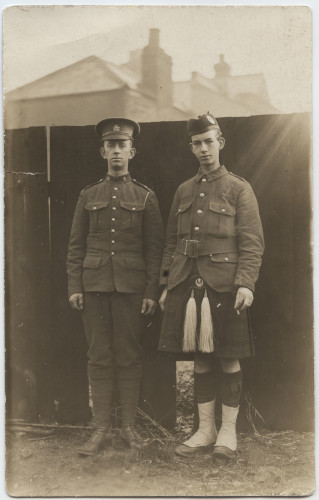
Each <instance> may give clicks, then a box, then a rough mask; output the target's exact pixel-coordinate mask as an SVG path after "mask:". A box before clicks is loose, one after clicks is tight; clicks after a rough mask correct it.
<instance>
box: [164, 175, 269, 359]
mask: <svg viewBox="0 0 319 500" xmlns="http://www.w3.org/2000/svg"><path fill="white" fill-rule="evenodd" d="M263 249H264V241H263V231H262V226H261V221H260V217H259V210H258V205H257V201H256V198H255V195H254V193H253V190H252V188H251V186H250V185H249V183H248V182H246V181H245V180H244V179H242V178H240V177H238V176H236V175H234V174H231V173H230V172H228V171H227V170H226V168H225V167H224V166H221V167H219V168H218V169H216V170H214V171H212V172H209V173H207V174H206V173H205V172H204V171H203V170H202V169H201V168H200V169H199V172H198V174H197V175H196V176H195V177H193V178H191V179H189V180H188V181H186V182H184V183H183V184H181V186H179V188H178V189H177V192H176V194H175V197H174V200H173V204H172V208H171V212H170V216H169V220H168V225H167V233H166V246H165V250H164V257H163V262H162V267H161V279H160V282H161V284H162V285H167V286H168V295H167V299H166V302H165V312H164V320H163V324H162V330H161V338H160V344H159V348H160V349H161V350H164V351H179V350H181V338H182V330H183V321H184V313H185V305H186V302H187V300H188V298H189V295H190V290H191V287H192V283H191V281H190V280H191V278H192V276H196V275H199V276H200V277H201V278H202V279H203V280H204V282H205V284H206V285H207V288H208V296H209V300H210V303H211V309H212V313H213V314H212V316H213V322H214V327H215V335H216V336H217V337H219V339H218V338H217V354H219V355H221V356H223V357H234V358H237V357H244V356H247V355H250V353H251V352H252V346H251V332H250V329H249V324H248V319H247V313H245V314H243V313H242V314H241V315H240V316H238V315H236V314H235V311H234V309H233V308H234V303H235V296H236V291H237V289H238V287H247V288H249V289H250V290H252V291H254V290H255V282H256V280H257V278H258V274H259V268H260V265H261V256H262V254H263ZM225 337H227V339H226V340H227V341H226V343H225ZM218 344H219V349H218ZM226 344H227V345H226Z"/></svg>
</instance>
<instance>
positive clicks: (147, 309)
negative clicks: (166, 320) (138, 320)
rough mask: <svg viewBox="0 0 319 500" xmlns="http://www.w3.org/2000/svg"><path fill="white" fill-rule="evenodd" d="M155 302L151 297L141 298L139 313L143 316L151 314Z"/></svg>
mask: <svg viewBox="0 0 319 500" xmlns="http://www.w3.org/2000/svg"><path fill="white" fill-rule="evenodd" d="M155 307H156V302H155V300H153V299H143V302H142V309H141V313H142V314H144V316H151V315H152V314H154V311H155Z"/></svg>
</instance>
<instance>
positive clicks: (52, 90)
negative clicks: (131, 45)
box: [7, 56, 138, 100]
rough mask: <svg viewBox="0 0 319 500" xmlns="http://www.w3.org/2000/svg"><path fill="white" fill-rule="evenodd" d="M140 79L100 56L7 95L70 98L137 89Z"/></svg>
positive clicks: (15, 97) (59, 71)
mask: <svg viewBox="0 0 319 500" xmlns="http://www.w3.org/2000/svg"><path fill="white" fill-rule="evenodd" d="M137 84H138V78H137V77H136V75H135V74H134V73H133V72H132V71H130V70H129V69H128V68H124V67H119V66H116V65H115V64H112V63H110V62H107V61H104V60H103V59H101V58H99V57H96V56H89V57H86V58H85V59H82V60H81V61H78V62H76V63H74V64H71V65H69V66H66V67H64V68H62V69H59V70H58V71H55V72H53V73H50V74H48V75H46V76H44V77H43V78H39V79H38V80H35V81H34V82H31V83H28V84H27V85H24V86H22V87H19V88H17V89H15V90H12V91H11V92H8V93H7V98H8V99H12V100H13V99H36V98H40V97H50V96H59V95H69V94H85V93H91V92H99V91H105V90H114V89H119V88H122V87H124V86H127V87H129V88H131V89H133V90H135V89H137Z"/></svg>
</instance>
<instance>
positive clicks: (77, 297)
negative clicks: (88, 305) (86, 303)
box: [69, 293, 83, 311]
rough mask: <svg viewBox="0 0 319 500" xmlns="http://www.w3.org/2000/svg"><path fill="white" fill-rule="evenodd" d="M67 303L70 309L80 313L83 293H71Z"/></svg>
mask: <svg viewBox="0 0 319 500" xmlns="http://www.w3.org/2000/svg"><path fill="white" fill-rule="evenodd" d="M69 303H70V306H71V307H72V309H77V310H78V311H82V309H83V293H72V295H70V297H69Z"/></svg>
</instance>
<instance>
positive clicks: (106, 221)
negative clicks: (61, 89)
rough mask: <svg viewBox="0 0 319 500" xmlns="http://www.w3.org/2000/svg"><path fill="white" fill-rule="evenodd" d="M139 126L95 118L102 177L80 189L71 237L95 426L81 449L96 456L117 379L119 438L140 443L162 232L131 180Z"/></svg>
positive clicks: (143, 191) (144, 190) (155, 211)
mask: <svg viewBox="0 0 319 500" xmlns="http://www.w3.org/2000/svg"><path fill="white" fill-rule="evenodd" d="M139 131H140V127H139V124H138V123H136V122H134V121H133V120H128V119H123V118H108V119H106V120H103V121H101V122H99V123H98V124H97V126H96V132H97V134H98V135H99V136H100V138H101V148H100V153H101V155H102V158H104V159H105V160H106V161H107V167H108V170H107V175H106V177H105V178H104V179H101V180H100V181H99V182H97V183H95V184H93V185H91V186H88V187H86V188H85V189H83V190H82V191H81V193H80V197H79V200H78V203H77V206H76V209H75V214H74V219H73V224H72V229H71V236H70V241H69V249H68V257H67V272H68V287H69V302H70V304H71V306H72V308H74V309H77V310H79V311H81V314H82V319H83V324H84V330H85V335H86V339H87V342H88V347H89V348H88V377H89V383H90V387H91V395H92V401H93V415H94V425H95V431H94V432H93V434H92V436H91V438H90V440H89V441H88V442H87V443H85V444H84V445H83V446H81V447H80V448H79V449H78V453H79V454H81V455H93V454H95V453H97V452H98V451H99V450H100V449H102V448H103V447H104V446H105V444H106V442H107V441H108V440H109V439H110V437H111V418H110V411H111V404H112V393H113V385H114V380H115V377H116V379H117V385H118V390H119V397H120V403H121V422H122V427H121V431H120V435H121V437H122V439H123V441H125V442H126V443H127V445H128V446H129V447H132V448H134V447H135V448H138V447H140V446H141V445H142V444H143V443H142V440H141V438H140V436H139V435H138V434H137V432H136V429H135V428H134V424H135V416H136V410H137V404H138V399H139V391H140V382H141V377H142V354H143V349H142V346H141V338H142V333H143V330H144V328H145V321H146V318H145V316H149V315H152V314H153V313H154V310H155V307H156V301H157V299H158V295H159V271H160V265H161V259H162V250H163V241H164V234H163V228H162V221H161V215H160V211H159V207H158V202H157V199H156V196H155V194H154V193H153V191H151V190H150V189H149V188H148V187H147V186H144V185H143V184H140V183H139V182H137V181H136V180H135V179H132V178H131V176H130V174H129V171H128V164H129V160H131V159H132V158H133V157H134V156H135V153H136V151H135V148H134V147H133V141H134V137H135V136H136V135H137V134H138V133H139Z"/></svg>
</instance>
